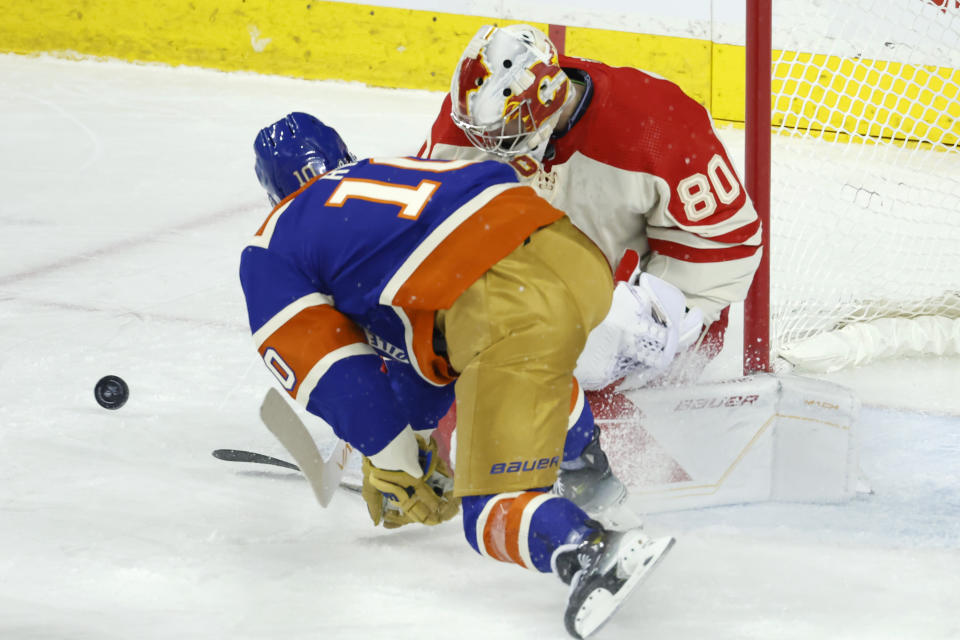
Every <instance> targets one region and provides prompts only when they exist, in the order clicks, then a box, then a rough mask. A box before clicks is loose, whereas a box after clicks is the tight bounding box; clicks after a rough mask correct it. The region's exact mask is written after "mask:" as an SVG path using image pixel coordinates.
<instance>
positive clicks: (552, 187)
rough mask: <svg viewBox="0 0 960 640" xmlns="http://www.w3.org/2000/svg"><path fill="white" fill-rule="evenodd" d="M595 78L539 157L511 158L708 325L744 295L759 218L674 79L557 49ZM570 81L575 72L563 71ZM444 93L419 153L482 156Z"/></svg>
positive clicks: (544, 192) (705, 120)
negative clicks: (581, 106) (565, 127)
mask: <svg viewBox="0 0 960 640" xmlns="http://www.w3.org/2000/svg"><path fill="white" fill-rule="evenodd" d="M560 64H561V66H562V67H563V68H564V69H567V70H576V71H579V72H581V73H585V74H587V75H588V76H589V77H590V80H591V83H592V87H593V93H592V97H591V98H590V102H589V105H588V106H587V107H586V110H585V111H584V112H583V114H582V116H581V117H580V118H579V120H577V121H576V122H575V123H574V125H573V127H572V128H571V129H570V130H569V131H568V132H567V133H566V134H564V135H563V136H561V137H560V138H557V139H555V140H554V141H553V143H552V144H553V150H554V153H553V155H552V157H550V156H549V152H548V159H547V160H545V161H544V162H543V163H542V164H538V163H536V162H535V161H534V160H533V159H532V158H530V157H529V156H521V157H519V158H516V159H514V160H513V161H512V162H511V164H513V165H514V168H515V169H517V171H518V173H520V174H521V175H525V176H527V179H528V180H529V181H530V184H531V185H532V186H533V187H534V188H535V189H536V190H537V192H538V193H539V194H540V195H541V196H542V197H544V198H545V199H547V200H548V201H549V202H550V204H552V205H553V206H555V207H557V208H558V209H561V210H563V211H564V212H566V213H567V215H568V216H570V218H571V220H573V222H574V224H576V225H577V226H578V227H579V228H580V229H581V230H582V231H583V232H584V233H586V234H587V235H588V236H589V237H590V238H591V239H592V240H593V241H594V242H596V243H597V245H598V246H599V247H600V249H601V250H602V251H603V253H604V254H605V255H606V257H607V260H608V261H609V262H610V264H611V266H613V267H616V265H617V264H618V263H619V262H620V260H621V258H622V257H623V256H624V253H625V252H626V251H627V250H628V249H632V250H634V251H636V252H637V253H638V254H640V255H641V256H645V263H643V269H644V271H647V272H649V273H651V274H652V275H655V276H657V277H660V278H662V279H664V280H666V281H667V282H670V283H671V284H673V285H675V286H676V287H678V288H679V289H680V290H681V291H683V293H684V294H685V295H686V298H687V306H688V307H689V308H693V307H699V308H700V309H701V311H703V314H704V318H705V320H706V321H707V322H708V323H709V322H711V321H714V320H716V319H717V318H718V317H719V314H720V311H721V310H722V309H723V308H725V307H726V306H728V305H729V304H730V303H731V302H737V301H740V300H743V299H744V297H745V296H746V292H747V289H748V288H749V286H750V282H751V280H752V279H753V273H754V271H755V270H756V268H757V265H758V264H759V262H760V256H761V251H762V249H761V246H760V221H759V219H758V217H757V214H756V211H755V210H754V208H753V204H752V203H751V201H750V198H749V197H748V196H747V193H746V189H744V187H743V185H742V184H741V182H740V179H739V177H738V176H737V172H736V170H735V169H734V167H733V164H732V163H731V161H730V157H729V155H728V154H727V151H726V149H725V148H724V146H723V143H721V142H720V139H719V137H718V136H717V133H716V131H715V130H714V128H713V123H712V121H711V119H710V115H709V113H707V111H706V109H704V108H703V107H702V106H701V105H700V104H698V103H697V102H696V101H694V100H693V99H692V98H690V97H689V96H687V95H686V94H684V93H683V91H682V90H681V89H680V88H679V87H678V86H677V85H675V84H673V83H672V82H670V81H668V80H665V79H663V78H660V77H658V76H655V75H651V74H649V73H646V72H644V71H640V70H638V69H633V68H629V67H610V66H607V65H605V64H603V63H600V62H596V61H592V60H584V59H581V58H571V57H567V56H561V58H560ZM570 75H571V77H574V78H575V77H576V75H578V74H576V73H575V72H572V73H570ZM450 107H451V102H450V96H449V94H448V95H447V96H446V98H445V99H444V102H443V106H442V107H441V110H440V114H439V115H438V116H437V119H436V121H435V122H434V124H433V127H432V129H431V131H430V137H429V138H428V139H427V141H426V143H425V144H424V145H423V147H422V148H421V149H420V154H419V155H420V156H421V157H424V158H433V159H480V158H484V157H489V156H485V154H484V152H483V151H481V150H479V149H476V148H474V147H473V146H471V145H470V142H469V141H468V140H467V138H466V136H465V135H464V134H463V132H462V131H460V129H459V128H457V126H456V125H455V124H454V123H453V121H452V120H451V118H450Z"/></svg>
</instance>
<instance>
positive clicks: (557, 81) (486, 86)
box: [450, 25, 573, 158]
mask: <svg viewBox="0 0 960 640" xmlns="http://www.w3.org/2000/svg"><path fill="white" fill-rule="evenodd" d="M572 94H573V92H572V91H571V89H570V80H569V79H568V78H567V76H566V74H564V73H563V70H562V69H561V68H560V64H559V59H558V57H557V50H556V48H555V47H554V46H553V43H551V42H550V40H548V39H547V36H546V35H544V33H543V32H542V31H540V30H539V29H535V28H534V27H531V26H528V25H511V26H508V27H502V28H497V27H492V26H485V27H482V28H481V29H480V31H478V32H477V34H476V35H475V36H474V37H473V39H472V40H471V41H470V44H468V45H467V49H466V51H464V53H463V56H462V57H461V58H460V63H459V64H458V65H457V70H456V72H455V73H454V74H453V81H452V83H451V86H450V98H451V100H452V102H453V109H452V111H451V114H450V115H451V117H452V118H453V121H454V122H455V123H456V125H457V126H458V127H460V128H461V129H462V130H463V132H464V133H465V134H466V136H467V138H468V139H469V140H470V143H471V144H473V145H474V146H475V147H477V148H478V149H482V150H484V151H487V152H490V153H493V154H496V155H498V156H501V157H504V158H510V157H513V156H518V155H523V154H535V153H534V152H535V151H536V150H537V149H538V148H540V147H545V146H546V142H548V141H549V139H550V133H551V132H552V131H553V129H554V127H555V126H556V124H557V120H558V119H559V118H560V111H561V109H562V108H563V106H564V104H566V101H567V100H568V99H570V98H571V96H572ZM535 155H536V154H535Z"/></svg>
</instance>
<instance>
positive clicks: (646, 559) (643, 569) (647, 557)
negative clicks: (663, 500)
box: [574, 537, 676, 638]
mask: <svg viewBox="0 0 960 640" xmlns="http://www.w3.org/2000/svg"><path fill="white" fill-rule="evenodd" d="M674 542H676V539H674V538H672V537H666V538H657V539H654V540H648V541H647V542H645V543H644V544H643V545H642V546H641V549H640V550H639V551H638V554H639V555H638V556H637V560H638V563H637V567H636V569H634V571H633V573H632V574H631V575H630V577H629V578H628V579H627V581H626V582H624V583H623V586H622V587H620V589H619V590H618V591H617V592H616V593H610V592H609V591H608V590H606V589H597V590H595V591H594V592H593V593H591V594H590V595H589V596H587V598H586V600H584V602H583V604H582V605H580V609H579V610H578V611H577V615H576V618H575V621H574V629H575V630H576V632H577V634H578V635H579V636H580V638H587V637H589V636H591V635H592V634H594V633H596V632H597V631H599V630H600V628H601V627H602V626H603V625H604V624H606V623H607V622H608V621H609V620H610V618H612V617H613V614H615V613H616V612H617V610H618V609H619V608H620V607H621V605H623V603H624V601H625V600H626V599H627V597H628V596H629V595H630V593H631V592H632V591H633V590H634V589H636V588H637V587H638V586H640V583H641V582H643V580H644V579H645V578H646V577H647V576H648V575H650V572H651V571H653V568H654V567H656V566H657V565H658V564H659V563H660V560H662V559H663V557H664V556H665V555H666V554H667V552H668V551H670V549H671V548H672V547H673V543H674Z"/></svg>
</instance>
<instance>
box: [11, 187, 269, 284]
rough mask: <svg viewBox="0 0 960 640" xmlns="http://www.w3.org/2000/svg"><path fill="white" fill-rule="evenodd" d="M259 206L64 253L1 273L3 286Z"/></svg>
mask: <svg viewBox="0 0 960 640" xmlns="http://www.w3.org/2000/svg"><path fill="white" fill-rule="evenodd" d="M258 206H259V205H258V204H257V205H255V204H253V203H247V204H242V205H233V206H231V207H227V208H223V209H220V210H219V211H216V212H214V213H212V214H210V215H207V216H203V217H200V218H194V219H192V220H187V221H185V222H182V223H180V224H176V225H173V226H170V227H167V228H166V229H159V230H156V231H148V232H147V233H143V234H141V235H138V236H133V237H128V238H125V239H123V240H118V241H117V242H112V243H110V244H107V245H104V246H102V247H100V248H98V249H91V250H88V251H81V252H80V253H77V254H75V255H72V256H65V257H63V258H60V259H59V260H55V261H53V262H50V263H47V264H45V265H40V266H36V267H31V268H29V269H26V270H24V271H20V272H18V273H10V274H6V275H2V276H0V287H2V286H5V285H9V284H15V283H19V282H23V281H25V280H30V279H32V278H37V277H40V276H45V275H48V274H51V273H55V272H57V271H63V270H67V269H71V268H73V267H75V266H77V265H80V264H83V263H85V262H90V261H93V260H97V259H100V258H105V257H108V256H112V255H115V254H118V253H122V252H124V251H129V250H130V249H134V248H136V247H141V246H146V245H150V244H153V243H155V242H157V241H158V240H159V239H160V238H162V237H163V236H164V235H168V234H173V233H182V232H185V231H193V230H196V229H200V228H203V227H206V226H208V225H211V224H216V223H218V222H221V221H223V220H226V219H229V218H233V217H234V216H237V215H239V214H241V213H244V212H247V211H251V210H253V209H255V208H257V207H258Z"/></svg>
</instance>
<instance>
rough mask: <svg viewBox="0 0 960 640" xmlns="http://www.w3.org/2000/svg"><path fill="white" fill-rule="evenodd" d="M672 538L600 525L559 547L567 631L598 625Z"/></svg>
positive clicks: (578, 632)
mask: <svg viewBox="0 0 960 640" xmlns="http://www.w3.org/2000/svg"><path fill="white" fill-rule="evenodd" d="M673 543H674V539H673V538H672V537H665V538H656V539H652V538H648V537H647V536H646V535H645V534H644V532H643V530H642V529H640V528H636V529H629V530H627V531H610V530H608V529H603V528H600V529H598V530H597V531H595V532H593V533H591V534H589V535H588V536H587V537H586V538H585V539H584V540H583V541H582V542H580V544H578V545H576V546H573V545H571V546H570V547H569V548H560V549H558V550H557V551H556V553H555V555H554V558H553V565H554V570H555V571H556V573H557V575H558V576H559V577H560V579H561V580H563V581H564V582H566V583H568V584H569V585H570V595H569V597H568V598H567V609H566V612H565V613H564V616H563V622H564V625H565V626H566V628H567V632H568V633H569V634H570V635H571V636H573V637H574V638H586V637H588V636H590V635H592V634H593V633H595V632H596V631H597V630H598V629H600V627H602V626H603V625H604V624H605V623H606V622H607V621H608V620H609V619H610V617H611V616H613V614H614V613H616V611H617V609H619V608H620V606H621V605H622V604H623V602H624V600H625V599H626V598H627V596H628V595H630V593H631V592H632V591H633V590H634V589H635V588H636V587H637V586H639V584H640V583H641V582H642V581H643V579H644V578H646V577H647V575H648V574H649V573H650V571H651V570H653V568H654V567H655V566H656V565H657V563H658V562H659V561H660V559H661V558H663V556H664V555H666V553H667V551H669V550H670V548H671V547H672V546H673Z"/></svg>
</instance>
